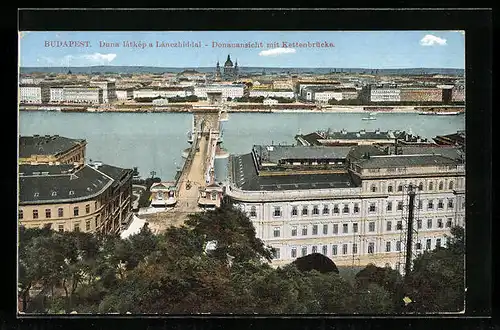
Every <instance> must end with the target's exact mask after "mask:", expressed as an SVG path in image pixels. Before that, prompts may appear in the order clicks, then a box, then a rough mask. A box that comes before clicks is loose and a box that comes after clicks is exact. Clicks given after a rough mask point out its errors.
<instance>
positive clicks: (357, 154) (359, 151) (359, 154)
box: [347, 145, 387, 161]
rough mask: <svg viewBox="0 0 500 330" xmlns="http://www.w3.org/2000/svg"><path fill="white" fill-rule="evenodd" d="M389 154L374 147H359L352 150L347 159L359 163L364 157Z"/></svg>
mask: <svg viewBox="0 0 500 330" xmlns="http://www.w3.org/2000/svg"><path fill="white" fill-rule="evenodd" d="M386 154H387V153H386V152H385V151H384V150H382V149H381V148H379V147H377V146H374V145H358V146H354V147H351V148H350V151H349V155H348V156H347V158H348V159H349V160H350V161H357V160H359V159H362V158H363V157H365V156H367V155H370V156H380V155H386Z"/></svg>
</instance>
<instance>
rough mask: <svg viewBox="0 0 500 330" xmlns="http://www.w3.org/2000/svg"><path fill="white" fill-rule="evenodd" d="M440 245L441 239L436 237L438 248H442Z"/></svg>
mask: <svg viewBox="0 0 500 330" xmlns="http://www.w3.org/2000/svg"><path fill="white" fill-rule="evenodd" d="M440 247H441V239H440V238H437V239H436V248H440Z"/></svg>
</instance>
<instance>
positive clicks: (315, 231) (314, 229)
mask: <svg viewBox="0 0 500 330" xmlns="http://www.w3.org/2000/svg"><path fill="white" fill-rule="evenodd" d="M312 234H313V235H318V225H313V233H312Z"/></svg>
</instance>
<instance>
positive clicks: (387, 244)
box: [385, 242, 391, 252]
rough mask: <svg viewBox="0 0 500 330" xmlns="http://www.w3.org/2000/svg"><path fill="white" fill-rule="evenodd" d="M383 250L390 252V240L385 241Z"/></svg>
mask: <svg viewBox="0 0 500 330" xmlns="http://www.w3.org/2000/svg"><path fill="white" fill-rule="evenodd" d="M385 252H391V242H385Z"/></svg>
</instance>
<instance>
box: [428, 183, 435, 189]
mask: <svg viewBox="0 0 500 330" xmlns="http://www.w3.org/2000/svg"><path fill="white" fill-rule="evenodd" d="M432 189H434V184H433V183H432V182H429V190H432Z"/></svg>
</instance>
